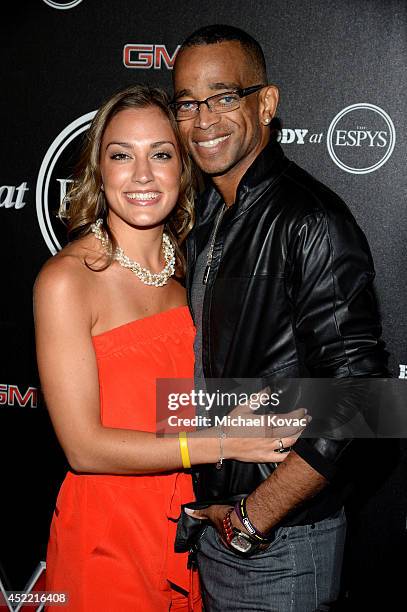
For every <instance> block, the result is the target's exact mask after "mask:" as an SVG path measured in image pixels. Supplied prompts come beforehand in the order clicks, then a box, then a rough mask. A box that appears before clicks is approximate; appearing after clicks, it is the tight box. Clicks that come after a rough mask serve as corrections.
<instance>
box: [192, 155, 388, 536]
mask: <svg viewBox="0 0 407 612" xmlns="http://www.w3.org/2000/svg"><path fill="white" fill-rule="evenodd" d="M221 205H222V198H221V196H220V195H219V193H218V192H217V191H216V189H215V188H214V187H213V186H210V187H209V188H208V189H207V191H206V192H205V193H204V194H203V196H202V197H201V199H200V202H199V203H198V206H197V221H196V225H195V227H194V229H193V231H192V232H191V234H190V236H189V238H188V243H187V256H188V273H187V280H186V283H187V289H188V296H189V302H190V305H191V300H190V297H191V295H190V293H191V279H192V277H193V274H194V263H195V261H196V257H197V255H198V254H199V253H200V252H201V251H202V250H203V248H204V247H205V245H206V244H207V242H208V240H209V237H210V234H211V231H212V230H213V223H214V219H215V217H216V213H217V211H218V210H219V208H220V206H221ZM373 279H374V268H373V262H372V258H371V254H370V250H369V247H368V244H367V241H366V238H365V236H364V234H363V232H362V231H361V229H360V228H359V227H358V225H357V224H356V221H355V219H354V218H353V216H352V214H351V213H350V211H349V209H348V208H347V206H346V205H345V204H344V202H343V201H342V200H341V199H340V198H339V197H338V196H337V195H336V194H335V193H333V192H332V191H331V190H330V189H328V188H327V187H325V186H324V185H322V184H321V183H319V182H318V181H317V180H315V179H314V178H313V177H312V176H310V175H309V174H308V173H307V172H305V171H304V170H302V169H301V168H299V167H298V166H297V165H296V164H295V163H293V162H291V161H289V160H288V159H287V158H286V157H285V156H284V154H283V152H282V149H281V148H280V146H279V145H278V144H276V143H273V144H272V143H270V144H269V145H267V147H266V148H265V149H264V150H263V151H262V152H261V153H260V155H259V156H258V157H257V158H256V160H255V161H254V163H253V164H252V166H251V167H250V168H249V169H248V171H247V172H246V174H245V176H244V177H243V178H242V180H241V182H240V184H239V187H238V190H237V196H236V202H235V204H234V205H233V206H231V207H230V208H229V209H228V210H227V211H226V213H225V215H224V217H223V219H222V222H221V224H220V226H219V229H218V232H217V237H216V242H215V245H214V250H213V260H212V267H211V271H210V274H209V278H208V282H207V285H206V291H205V299H204V305H203V314H202V326H203V344H202V360H203V371H204V375H205V378H222V377H226V378H232V377H236V378H239V377H240V378H255V377H262V378H263V377H264V378H268V377H271V376H273V375H279V376H284V377H302V376H310V377H319V378H326V377H331V378H343V377H354V376H359V377H360V376H382V375H384V376H385V375H386V373H387V372H386V365H385V364H386V359H387V353H386V351H385V350H384V347H383V343H382V341H381V340H380V339H379V337H380V333H381V327H380V320H379V315H378V312H377V307H376V302H375V298H374V294H373V290H372V281H373ZM354 444H355V442H353V443H352V444H350V446H351V447H352V446H353V445H354ZM348 445H349V441H348V440H342V441H338V440H329V439H326V438H315V439H302V438H301V439H300V440H298V442H297V443H296V445H295V447H294V448H295V450H296V452H297V453H298V454H299V455H300V456H302V457H303V458H304V459H305V460H306V461H307V462H308V463H309V464H310V465H312V466H313V467H314V468H315V469H316V470H318V471H319V472H320V473H322V474H323V475H324V476H326V477H327V478H328V480H329V481H330V483H331V484H330V485H328V487H326V488H325V489H324V491H323V492H322V493H320V494H319V495H318V496H317V497H315V498H314V499H313V500H311V501H309V502H308V503H307V504H305V506H304V507H303V508H301V509H300V510H298V511H296V512H295V513H293V514H292V515H290V516H288V517H287V519H286V521H284V523H283V524H300V523H307V522H314V521H315V520H320V519H322V518H324V517H325V516H328V515H329V514H332V513H333V512H334V511H335V510H336V509H337V508H339V507H340V506H341V504H342V502H343V498H344V495H345V493H346V489H347V483H346V482H345V481H344V480H343V479H341V477H340V476H338V473H339V472H341V470H338V468H337V466H338V461H339V458H340V457H341V456H343V455H347V454H348V455H349V451H350V449H349V448H347V449H346V452H345V453H344V449H345V447H347V446H348ZM350 456H351V453H350ZM272 469H273V468H272V467H271V466H270V465H265V464H261V465H259V464H248V463H240V462H237V461H228V462H225V464H224V467H223V469H222V470H216V469H215V467H214V466H212V465H208V466H199V467H198V468H197V469H196V470H194V485H195V493H196V495H197V499H198V500H201V501H204V500H212V501H213V500H227V499H231V498H233V497H234V496H236V495H240V494H247V493H250V492H251V491H253V490H254V489H255V488H256V486H258V484H259V483H260V482H261V481H262V480H263V479H264V478H266V477H267V476H268V475H269V474H270V473H271V471H272Z"/></svg>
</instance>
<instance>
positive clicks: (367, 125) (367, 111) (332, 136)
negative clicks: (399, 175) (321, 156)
mask: <svg viewBox="0 0 407 612" xmlns="http://www.w3.org/2000/svg"><path fill="white" fill-rule="evenodd" d="M395 143H396V130H395V129H394V124H393V121H392V120H391V118H390V117H389V115H388V114H387V113H386V112H385V111H384V110H382V109H381V108H379V107H378V106H375V105H374V104H367V103H361V104H352V105H351V106H347V107H346V108H344V109H343V110H342V111H340V112H339V113H338V114H337V115H336V117H334V118H333V120H332V122H331V125H330V126H329V128H328V133H327V138H326V144H327V147H328V153H329V155H330V156H331V158H332V160H333V161H334V162H335V164H336V165H337V166H339V168H342V170H345V172H350V173H351V174H368V173H369V172H374V170H377V169H378V168H380V167H381V166H383V164H385V163H386V162H387V160H388V159H389V158H390V156H391V154H392V153H393V149H394V145H395Z"/></svg>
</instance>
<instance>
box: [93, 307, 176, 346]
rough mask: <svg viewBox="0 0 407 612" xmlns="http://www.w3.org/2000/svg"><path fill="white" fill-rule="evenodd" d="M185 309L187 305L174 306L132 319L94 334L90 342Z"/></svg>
mask: <svg viewBox="0 0 407 612" xmlns="http://www.w3.org/2000/svg"><path fill="white" fill-rule="evenodd" d="M185 309H187V310H188V305H187V304H184V305H182V306H174V308H168V309H167V310H161V312H156V313H155V314H152V315H147V316H146V317H140V318H139V319H133V320H132V321H128V322H127V323H122V324H121V325H116V327H111V328H110V329H107V330H106V331H103V332H100V333H99V334H95V335H94V336H92V340H94V339H95V338H101V337H103V336H107V335H108V334H111V333H112V334H113V333H115V332H117V331H119V330H122V329H125V328H128V327H132V326H134V325H143V323H144V324H146V323H149V322H150V321H153V320H156V319H159V318H161V317H164V318H165V317H166V316H168V314H169V313H174V312H175V311H183V310H185Z"/></svg>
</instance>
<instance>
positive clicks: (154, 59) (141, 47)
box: [123, 43, 181, 70]
mask: <svg viewBox="0 0 407 612" xmlns="http://www.w3.org/2000/svg"><path fill="white" fill-rule="evenodd" d="M180 46H181V45H178V46H177V47H176V49H175V51H173V53H172V55H171V53H170V52H169V51H168V50H167V47H166V46H165V45H146V44H143V43H130V44H128V45H125V46H124V49H123V64H124V65H125V66H126V68H138V69H140V70H149V69H150V68H154V70H160V69H161V67H162V66H163V64H164V67H165V68H167V69H168V70H172V69H173V67H174V62H175V58H176V56H177V53H178V50H179V48H180Z"/></svg>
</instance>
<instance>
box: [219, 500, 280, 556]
mask: <svg viewBox="0 0 407 612" xmlns="http://www.w3.org/2000/svg"><path fill="white" fill-rule="evenodd" d="M232 512H233V508H231V509H230V510H228V511H227V512H226V514H225V516H224V518H223V521H222V522H223V533H224V539H225V541H226V543H227V545H228V546H229V548H231V549H233V551H236V552H238V553H240V554H241V555H245V556H250V555H253V554H254V553H256V552H258V551H260V550H265V549H266V548H268V547H269V546H270V544H271V542H272V541H273V539H274V538H273V537H269V538H268V539H267V543H266V542H259V541H258V540H255V539H254V538H252V537H251V536H250V535H249V534H248V533H245V532H244V531H241V530H240V529H237V527H233V525H232V521H231V518H230V515H231V514H232Z"/></svg>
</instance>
